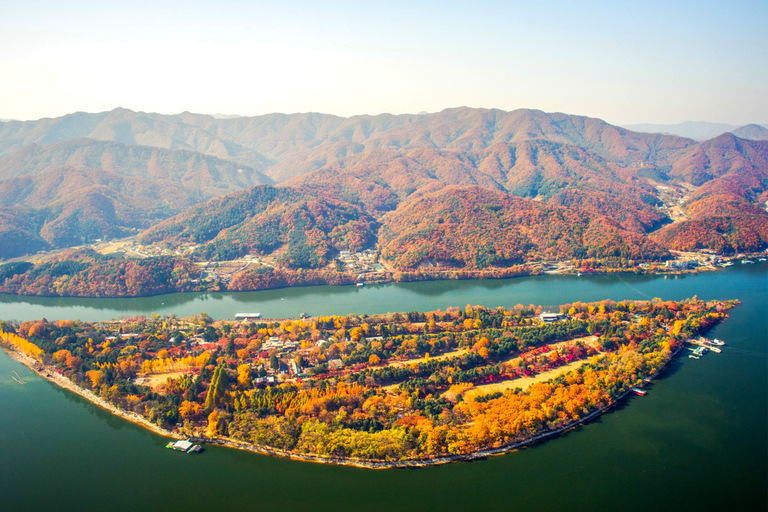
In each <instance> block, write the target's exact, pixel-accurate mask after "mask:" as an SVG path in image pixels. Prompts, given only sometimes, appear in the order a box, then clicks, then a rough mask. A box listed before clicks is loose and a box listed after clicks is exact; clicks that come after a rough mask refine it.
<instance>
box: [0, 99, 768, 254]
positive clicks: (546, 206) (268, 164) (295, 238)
mask: <svg viewBox="0 0 768 512" xmlns="http://www.w3.org/2000/svg"><path fill="white" fill-rule="evenodd" d="M73 137H90V139H84V138H73ZM92 139H99V140H92ZM54 141H59V142H54ZM141 142H145V143H151V144H153V145H155V146H162V147H177V148H185V149H179V150H168V149H160V148H158V147H147V146H142V145H140V143H141ZM46 143H47V144H46ZM40 144H44V145H40ZM0 151H2V152H5V153H13V154H10V155H9V156H6V157H5V158H3V159H1V160H0V176H5V177H7V178H10V179H6V180H5V181H3V182H0V206H4V207H5V208H6V209H8V214H13V215H16V217H18V216H19V213H18V212H20V211H22V210H24V211H25V212H33V213H34V215H33V217H32V218H34V219H38V220H37V221H35V222H36V224H35V223H34V222H33V224H34V226H35V227H36V233H37V235H38V238H40V239H41V240H43V242H44V243H48V244H51V245H54V246H66V245H68V244H75V243H79V242H80V241H82V240H90V239H93V237H95V236H98V234H99V233H101V234H108V235H109V236H117V234H119V233H125V232H127V230H131V229H144V228H149V227H152V226H154V227H152V229H150V230H149V231H147V232H146V233H145V234H144V235H143V237H142V240H143V241H144V242H147V243H159V244H162V245H166V246H168V247H171V246H174V245H178V244H196V245H200V246H201V247H200V248H199V252H197V254H198V255H199V257H201V258H213V259H227V258H232V257H235V256H239V255H242V254H245V253H254V254H262V255H270V256H272V257H273V259H274V261H276V262H277V263H278V264H280V265H285V266H288V267H305V268H318V267H322V266H324V265H326V264H328V263H329V262H330V261H331V260H332V258H333V256H334V254H336V253H337V252H338V251H340V250H344V249H352V250H358V249H361V248H364V247H373V246H374V245H375V244H376V243H379V245H380V246H381V248H382V249H384V248H385V246H388V245H390V244H392V247H391V252H389V253H387V254H388V256H387V259H388V261H390V262H391V263H392V264H394V265H395V266H397V267H398V268H411V267H412V266H418V265H420V264H421V262H422V260H423V261H426V260H430V259H433V260H435V261H445V262H446V264H450V265H460V266H465V267H467V268H474V266H476V265H477V261H476V260H474V263H473V259H472V258H473V257H470V255H472V254H474V255H476V254H478V251H481V248H482V247H485V246H486V242H487V241H489V240H491V241H492V242H493V243H495V244H497V245H498V247H496V246H494V247H496V249H494V250H497V251H498V253H499V254H501V255H502V256H499V257H498V258H495V259H494V258H491V259H492V260H494V261H498V262H500V264H506V263H505V262H508V261H513V260H514V261H517V260H519V259H520V258H521V257H522V256H521V254H522V253H524V252H525V251H526V250H530V251H531V252H530V254H529V256H531V257H534V256H535V257H541V258H561V257H562V258H565V257H591V256H595V257H624V258H625V259H643V258H663V257H665V251H664V249H667V248H671V249H677V248H682V247H688V246H691V244H692V243H693V245H694V246H697V247H698V246H700V245H701V244H704V246H705V247H710V248H715V247H718V248H722V250H733V251H738V250H742V249H746V248H756V247H763V244H764V243H765V240H764V238H763V237H762V235H761V234H760V233H762V229H763V225H764V224H766V223H768V220H766V218H765V216H764V215H763V214H762V213H760V207H759V206H758V205H759V204H760V203H761V202H764V201H765V200H766V199H768V197H766V190H767V185H768V144H767V143H766V142H764V141H754V140H747V139H743V138H739V137H737V136H735V135H734V134H730V133H726V134H723V135H720V136H718V137H716V138H714V139H711V140H707V141H704V142H701V143H697V142H695V141H694V140H691V139H687V138H682V137H678V136H672V135H663V134H652V133H638V132H633V131H630V130H627V129H624V128H620V127H616V126H612V125H610V124H608V123H605V122H604V121H602V120H599V119H594V118H589V117H584V116H572V115H567V114H562V113H545V112H541V111H538V110H527V109H521V110H515V111H511V112H506V111H502V110H495V109H471V108H464V107H462V108H454V109H447V110H444V111H442V112H437V113H434V114H423V115H389V114H382V115H378V116H354V117H350V118H341V117H337V116H331V115H324V114H315V113H309V114H291V115H286V114H270V115H266V116H257V117H231V118H216V117H213V116H206V115H199V114H191V113H186V112H185V113H182V114H178V115H174V116H167V115H160V114H147V113H140V112H139V113H137V112H132V111H129V110H125V109H116V110H114V111H111V112H105V113H101V114H81V113H79V114H73V115H71V116H65V117H63V118H58V119H43V120H40V121H33V122H23V123H20V122H11V123H3V124H2V125H0ZM211 155H216V156H211ZM248 162H252V163H253V165H254V167H249V166H248ZM93 169H96V170H97V171H98V173H96V174H94V172H93ZM271 180H274V181H278V182H281V183H280V184H279V185H277V187H276V188H274V187H271V186H257V187H256V188H253V189H251V188H250V187H252V186H253V185H270V184H271V183H274V182H273V181H271ZM242 189H246V190H247V192H239V193H238V192H236V191H237V190H242ZM470 190H472V191H474V192H471V193H470V192H469V191H470ZM166 191H167V192H168V193H165V192H166ZM460 191H463V192H460ZM233 192H234V193H233ZM486 193H489V194H492V195H493V199H492V200H491V199H489V198H486V199H487V200H488V202H489V204H494V205H496V207H499V208H502V209H513V210H515V209H519V210H520V211H519V212H517V213H519V214H521V215H522V214H523V213H525V215H526V217H525V218H526V219H527V220H526V221H525V222H528V221H530V222H532V224H530V225H527V224H525V222H524V221H523V219H521V218H517V217H515V216H514V215H516V214H517V213H515V214H512V213H510V215H512V216H511V217H508V216H503V217H502V218H497V219H496V220H493V219H492V218H485V217H482V216H480V217H478V216H477V215H479V212H473V211H472V210H467V209H466V207H467V205H468V204H469V203H468V201H469V200H468V199H467V197H469V196H475V195H477V194H486ZM224 194H229V195H227V196H226V197H223V198H217V199H214V200H212V201H210V202H208V203H205V204H201V205H199V206H197V207H194V208H192V209H190V210H188V211H185V212H183V213H181V212H182V211H183V210H184V209H186V208H188V207H190V206H193V205H194V204H196V203H201V202H203V201H205V200H207V199H210V198H213V197H216V196H223V195H224ZM721 196H722V197H723V198H725V199H724V200H725V201H726V202H727V204H730V205H733V206H732V207H729V209H728V211H725V212H724V211H720V210H717V211H716V210H715V209H713V208H712V207H711V204H712V202H713V200H712V199H708V200H707V202H705V203H701V204H700V203H699V201H702V200H704V199H706V198H712V197H721ZM522 199H524V201H523V200H522ZM440 201H444V202H445V204H442V205H440V204H439V203H440ZM737 203H738V204H737ZM702 205H704V206H702ZM465 210H466V211H465ZM747 212H749V213H747ZM176 214H179V215H178V216H175V217H173V218H171V219H169V220H167V221H164V222H161V223H160V221H162V220H163V219H165V218H168V217H171V216H174V215H176ZM433 214H434V215H437V216H442V217H445V218H447V217H451V218H454V217H455V225H456V226H457V229H458V228H459V227H460V228H462V229H469V230H470V231H472V229H470V228H472V226H478V225H481V224H486V223H489V224H488V225H487V226H486V228H485V229H486V231H485V232H483V234H482V236H480V234H478V236H477V237H476V239H474V240H472V239H468V240H467V241H466V244H468V245H466V244H465V245H466V247H465V246H462V245H461V244H460V243H459V240H457V239H455V238H457V237H460V235H455V234H453V233H451V232H449V231H447V230H446V229H444V228H445V227H437V228H435V227H434V226H431V225H425V224H423V222H427V221H426V219H428V218H432V217H430V216H433ZM670 215H673V216H674V218H671V217H670ZM548 216H549V217H552V219H559V218H562V219H567V221H565V220H564V221H563V222H565V224H563V226H562V229H560V230H559V231H557V234H553V233H547V232H546V231H543V232H539V231H537V229H538V228H537V227H536V226H537V225H538V224H540V223H542V222H543V221H542V220H536V219H539V218H544V217H548ZM16 217H13V219H16ZM710 218H712V219H715V218H716V219H715V220H713V221H712V222H709V223H708V222H707V219H710ZM8 219H9V220H7V221H6V222H5V225H12V224H13V225H18V226H19V228H18V229H21V230H26V231H25V232H29V231H30V229H31V228H30V227H29V226H21V224H19V223H18V222H17V221H16V220H14V221H13V222H11V220H10V219H12V217H8ZM459 219H463V220H459ZM531 219H533V220H531ZM717 219H719V220H717ZM723 219H726V220H723ZM726 221H727V222H728V223H730V224H728V225H729V226H730V227H729V228H728V229H727V230H728V232H729V233H742V232H744V233H746V232H749V233H753V232H754V233H757V235H755V236H752V235H744V236H741V235H739V236H731V235H729V237H730V238H728V241H727V242H723V241H721V240H720V239H719V238H718V236H719V235H716V233H720V232H721V231H723V230H724V229H725V228H722V227H721V225H722V222H726ZM520 222H522V223H523V224H520V225H519V226H518V225H516V224H517V223H520ZM553 222H554V224H555V225H558V223H559V222H560V221H559V220H558V221H556V222H555V221H553ZM158 223H159V224H158ZM409 223H410V224H409ZM413 223H415V224H414V226H416V227H413V229H414V230H415V231H414V232H413V233H411V232H410V231H409V230H408V229H405V226H411V224H413ZM766 225H768V224H766ZM523 226H525V229H523ZM712 226H717V227H712ZM409 229H410V228H409ZM520 230H522V231H520ZM712 230H714V231H712ZM718 230H719V231H718ZM33 231H34V229H33ZM400 231H402V232H400ZM702 232H704V233H707V235H702ZM521 233H522V234H521ZM587 233H588V234H589V236H588V235H587ZM521 236H523V238H524V239H525V240H526V241H525V242H524V243H523V242H520V243H518V242H519V241H520V240H523V239H522V238H520V237H521ZM419 237H421V238H419ZM505 237H510V239H509V240H506V238H505ZM525 237H528V238H525ZM439 240H444V241H445V243H444V244H443V243H442V242H439ZM516 240H517V241H516ZM693 240H696V242H695V243H694V242H693ZM707 240H709V242H707ZM30 241H31V242H30V243H33V242H34V243H37V244H38V246H39V244H40V240H37V241H35V239H34V237H33V238H30ZM422 243H423V244H431V248H430V250H434V251H437V252H439V251H443V252H444V253H446V254H447V253H450V252H451V251H456V254H455V255H454V257H453V259H452V258H450V257H449V258H443V257H442V256H441V257H439V258H438V257H433V256H429V257H428V258H426V259H419V258H418V257H416V256H415V254H416V253H413V251H412V247H411V246H414V247H415V246H419V245H420V244H422ZM521 244H522V245H521ZM520 247H527V248H528V249H526V250H523V249H520ZM553 247H559V248H563V247H565V248H567V250H566V249H563V250H560V249H557V250H556V249H553ZM521 251H522V253H521ZM395 252H397V253H398V254H395ZM417 252H418V251H417ZM401 253H402V254H401ZM441 254H442V253H441ZM481 259H482V258H481Z"/></svg>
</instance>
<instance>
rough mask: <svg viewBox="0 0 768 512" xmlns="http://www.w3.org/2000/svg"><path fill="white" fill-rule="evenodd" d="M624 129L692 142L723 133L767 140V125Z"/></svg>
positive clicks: (697, 124)
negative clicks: (691, 140)
mask: <svg viewBox="0 0 768 512" xmlns="http://www.w3.org/2000/svg"><path fill="white" fill-rule="evenodd" d="M624 128H626V129H628V130H632V131H636V132H647V133H667V134H671V135H679V136H681V137H688V138H690V139H693V140H698V141H703V140H707V139H712V138H714V137H717V136H718V135H722V134H724V133H729V132H730V133H733V134H734V135H736V136H737V137H741V138H742V139H753V140H766V139H768V123H767V124H762V125H760V124H748V125H739V124H727V123H709V122H706V121H686V122H684V123H678V124H649V123H645V124H629V125H624Z"/></svg>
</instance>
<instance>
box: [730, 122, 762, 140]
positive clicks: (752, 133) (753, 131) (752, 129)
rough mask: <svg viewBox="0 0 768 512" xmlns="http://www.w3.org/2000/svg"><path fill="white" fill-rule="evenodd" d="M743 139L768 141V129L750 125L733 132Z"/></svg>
mask: <svg viewBox="0 0 768 512" xmlns="http://www.w3.org/2000/svg"><path fill="white" fill-rule="evenodd" d="M731 133H732V134H734V135H735V136H737V137H739V138H741V139H750V140H768V128H766V127H765V126H760V125H759V124H748V125H745V126H742V127H740V128H736V129H735V130H732V131H731Z"/></svg>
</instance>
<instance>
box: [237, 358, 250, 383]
mask: <svg viewBox="0 0 768 512" xmlns="http://www.w3.org/2000/svg"><path fill="white" fill-rule="evenodd" d="M250 381H251V366H250V365H248V364H241V365H240V366H238V367H237V383H238V384H239V385H240V386H242V387H244V388H245V387H247V386H248V384H249V383H250Z"/></svg>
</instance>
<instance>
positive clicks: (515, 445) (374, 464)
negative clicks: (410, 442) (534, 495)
mask: <svg viewBox="0 0 768 512" xmlns="http://www.w3.org/2000/svg"><path fill="white" fill-rule="evenodd" d="M2 348H3V349H4V350H5V352H6V353H8V354H9V355H10V356H11V357H12V358H14V359H15V360H17V361H18V362H20V363H21V364H23V365H25V366H27V367H28V368H29V369H31V370H32V371H33V372H34V373H35V374H37V375H39V376H40V377H42V378H43V379H46V380H48V381H50V382H53V383H54V384H56V385H57V386H59V387H62V388H64V389H67V390H69V391H72V392H73V393H76V394H78V395H80V396H82V397H83V398H85V399H86V400H88V401H90V402H92V403H94V404H96V405H98V406H99V407H102V408H104V409H106V410H107V411H109V412H111V413H112V414H114V415H116V416H119V417H121V418H123V419H126V420H128V421H130V422H132V423H135V424H137V425H140V426H142V427H144V428H146V429H148V430H151V431H152V432H154V433H156V434H159V435H161V436H165V437H170V438H173V439H184V438H186V437H184V436H181V435H179V434H177V433H175V432H172V431H170V430H167V429H164V428H162V427H159V426H157V425H155V424H154V423H151V422H150V421H149V420H147V419H146V418H144V417H143V416H139V415H138V414H136V413H133V412H129V411H125V410H122V409H119V408H117V407H115V406H114V405H112V404H110V403H109V402H107V401H105V400H103V399H102V398H100V397H98V396H96V395H95V394H94V393H92V392H91V391H89V390H87V389H83V388H81V387H80V386H77V385H76V384H75V383H73V382H72V381H71V380H69V379H68V378H66V377H64V376H63V375H60V374H58V373H56V371H55V370H54V369H52V368H49V367H46V366H43V365H41V364H40V363H39V362H38V361H36V360H35V359H32V358H31V357H29V356H27V355H26V354H21V353H19V352H16V351H13V350H10V349H8V348H7V347H5V346H3V347H2ZM681 350H682V347H680V348H679V349H678V350H677V351H675V353H674V354H673V355H672V357H671V358H670V360H669V362H671V361H672V360H673V359H674V358H675V356H676V355H677V354H678V353H679V352H680V351H681ZM669 362H668V363H667V364H669ZM36 366H42V367H43V370H44V372H39V371H37V370H35V367H36ZM664 368H666V365H664V366H663V367H662V368H660V369H659V370H658V371H657V372H656V373H655V374H654V375H652V376H651V377H649V378H648V379H653V378H655V377H656V375H658V374H659V373H660V372H661V371H662V370H664ZM629 393H630V391H629V390H628V391H625V392H624V393H622V394H621V395H619V396H618V397H617V398H616V400H614V401H613V402H611V403H610V404H608V405H605V406H603V407H601V408H599V409H596V410H595V411H592V412H591V413H590V414H588V415H587V416H585V417H583V418H580V419H578V420H574V421H572V422H570V423H568V424H567V425H563V426H562V427H559V428H557V429H555V430H551V431H548V432H542V433H541V434H537V435H535V436H533V437H529V438H526V439H522V440H517V441H513V442H510V443H508V444H506V445H504V446H500V447H497V448H488V449H485V450H480V451H477V452H473V453H468V454H465V455H450V456H445V457H435V458H431V459H410V460H401V461H378V460H360V459H348V458H333V457H321V456H317V455H306V454H300V453H294V452H287V451H284V450H278V449H275V448H267V447H262V446H256V445H252V444H248V443H243V442H240V441H235V440H232V439H229V438H216V439H208V438H191V440H192V441H194V442H197V443H203V444H215V445H219V446H226V447H229V448H235V449H238V450H245V451H249V452H253V453H258V454H261V455H270V456H274V457H284V458H288V459H293V460H301V461H306V462H316V463H321V464H336V465H341V466H354V467H358V468H366V469H388V468H415V467H426V466H437V465H442V464H450V463H452V462H459V461H470V460H477V459H483V458H486V457H489V456H492V455H501V454H504V453H507V452H511V451H514V450H517V449H520V448H523V447H525V446H528V445H531V444H534V443H537V442H539V441H542V440H544V439H547V438H549V437H554V436H557V435H560V434H563V433H565V432H567V431H568V430H571V429H573V428H575V427H577V426H579V425H581V424H583V423H587V422H589V421H591V420H593V419H594V418H596V417H598V416H600V415H601V414H602V413H603V412H605V411H607V410H608V409H610V408H611V407H614V406H615V405H616V404H618V403H619V402H620V401H621V400H622V399H623V398H624V397H625V396H627V395H628V394H629Z"/></svg>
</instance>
